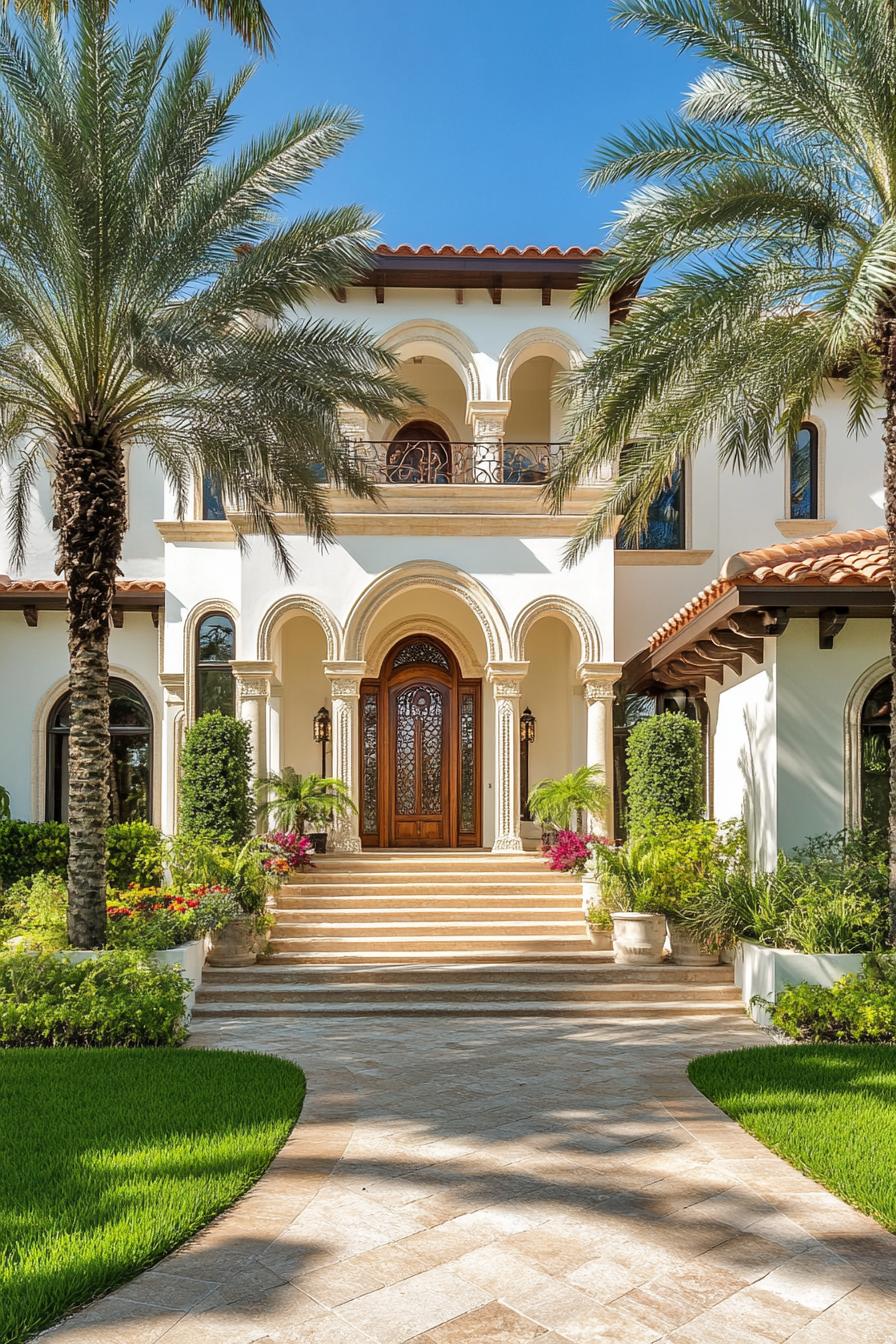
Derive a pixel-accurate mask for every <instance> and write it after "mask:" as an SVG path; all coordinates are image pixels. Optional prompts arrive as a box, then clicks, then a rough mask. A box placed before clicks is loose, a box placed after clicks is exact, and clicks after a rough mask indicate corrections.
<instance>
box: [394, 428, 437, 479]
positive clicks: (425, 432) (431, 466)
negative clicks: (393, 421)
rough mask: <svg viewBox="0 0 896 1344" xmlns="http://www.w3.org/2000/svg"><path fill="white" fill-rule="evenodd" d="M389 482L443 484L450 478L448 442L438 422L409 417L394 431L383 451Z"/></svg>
mask: <svg viewBox="0 0 896 1344" xmlns="http://www.w3.org/2000/svg"><path fill="white" fill-rule="evenodd" d="M386 481H387V483H388V484H389V485H447V484H448V483H449V482H450V481H451V445H450V444H449V442H448V435H447V434H446V433H445V431H444V429H442V428H441V426H440V425H436V424H433V422H432V421H431V420H412V421H411V423H410V424H408V425H404V426H403V428H402V429H400V430H399V431H398V433H397V434H394V435H393V437H392V442H391V444H390V445H389V449H388V451H387V453H386Z"/></svg>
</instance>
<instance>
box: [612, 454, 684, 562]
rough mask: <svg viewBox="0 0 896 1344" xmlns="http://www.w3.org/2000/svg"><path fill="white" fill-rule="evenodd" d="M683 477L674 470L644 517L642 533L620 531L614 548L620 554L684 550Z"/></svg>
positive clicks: (679, 469) (678, 471)
mask: <svg viewBox="0 0 896 1344" xmlns="http://www.w3.org/2000/svg"><path fill="white" fill-rule="evenodd" d="M684 544H685V542H684V473H683V472H682V469H681V467H676V469H675V471H674V472H673V474H672V475H671V476H670V477H669V480H668V482H667V484H666V485H665V486H664V487H663V489H662V490H661V491H660V493H659V494H658V495H657V497H656V499H655V500H654V501H653V503H652V504H651V506H650V509H649V511H648V514H647V526H646V527H645V528H644V530H643V531H642V532H634V533H633V532H632V530H631V529H630V528H627V527H625V526H624V525H623V526H622V527H621V528H620V529H619V532H618V534H617V537H616V545H617V546H618V547H619V549H620V550H623V551H680V550H683V549H684Z"/></svg>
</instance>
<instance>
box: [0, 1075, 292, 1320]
mask: <svg viewBox="0 0 896 1344" xmlns="http://www.w3.org/2000/svg"><path fill="white" fill-rule="evenodd" d="M304 1092H305V1080H304V1078H303V1076H302V1073H301V1071H300V1070H299V1069H297V1068H296V1067H295V1066H294V1065H292V1064H289V1063H287V1062H286V1061H285V1060H282V1059H274V1058H271V1057H270V1056H267V1055H249V1054H242V1053H237V1052H233V1053H231V1052H229V1051H223V1050H214V1051H212V1050H209V1051H205V1050H74V1049H71V1050H68V1049H66V1050H63V1049H60V1050H0V1344H16V1342H17V1341H19V1340H23V1339H25V1337H26V1336H27V1335H29V1334H30V1333H31V1332H32V1331H34V1330H37V1329H39V1328H40V1327H42V1326H45V1325H48V1324H49V1323H50V1322H51V1321H54V1320H56V1319H57V1318H58V1317H59V1316H60V1315H62V1313H63V1312H64V1311H66V1310H67V1309H69V1308H71V1307H73V1306H76V1305H77V1304H79V1303H82V1302H86V1301H89V1300H90V1299H91V1298H92V1297H95V1296H96V1294H97V1293H100V1292H102V1291H103V1290H105V1289H107V1288H110V1287H112V1286H113V1285H115V1284H117V1283H121V1282H122V1281H123V1280H125V1279H127V1278H130V1277H131V1276H132V1275H133V1274H134V1273H135V1272H136V1271H138V1270H139V1269H141V1268H144V1267H145V1266H147V1265H150V1264H152V1263H153V1261H155V1260H158V1258H159V1257H160V1256H161V1255H163V1254H164V1253H165V1252H166V1251H168V1250H170V1249H171V1248H172V1247H174V1246H177V1245H178V1244H179V1243H180V1242H182V1241H184V1240H185V1239H186V1238H187V1237H189V1236H190V1235H191V1233H193V1232H195V1231H196V1230H197V1229H198V1228H200V1227H202V1226H203V1225H204V1224H205V1223H207V1222H208V1221H209V1219H210V1218H212V1217H213V1216H214V1214H216V1213H218V1212H219V1211H220V1210H221V1209H224V1208H226V1207H227V1205H228V1204H231V1203H232V1202H233V1200H234V1199H236V1197H237V1196H238V1195H240V1194H241V1193H242V1192H243V1191H244V1190H246V1189H247V1188H248V1187H249V1186H250V1185H251V1184H252V1183H253V1181H255V1180H257V1178H258V1177H259V1176H260V1175H261V1173H262V1172H263V1171H264V1169H265V1167H266V1166H267V1165H268V1163H269V1162H270V1160H271V1158H272V1157H273V1156H274V1154H275V1153H276V1151H277V1149H278V1148H279V1147H280V1146H281V1144H282V1143H283V1141H284V1140H285V1139H286V1137H287V1135H288V1134H289V1131H290V1129H291V1128H292V1126H293V1124H294V1123H295V1120H296V1117H297V1116H298V1114H299V1111H300V1110H301V1105H302V1099H303V1096H304Z"/></svg>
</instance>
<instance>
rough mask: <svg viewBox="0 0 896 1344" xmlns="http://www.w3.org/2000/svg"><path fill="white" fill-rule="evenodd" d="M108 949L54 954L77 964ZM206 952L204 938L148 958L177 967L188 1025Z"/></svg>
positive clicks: (68, 951)
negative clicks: (183, 983)
mask: <svg viewBox="0 0 896 1344" xmlns="http://www.w3.org/2000/svg"><path fill="white" fill-rule="evenodd" d="M111 950H112V949H110V948H94V949H92V950H89V951H88V950H83V949H77V948H71V949H68V950H66V951H63V952H56V953H55V955H56V956H57V957H64V958H65V960H66V961H70V962H73V963H77V962H79V961H88V960H90V959H91V958H92V957H104V956H105V955H106V952H107V951H111ZM206 952H207V945H206V940H205V939H204V938H194V940H193V941H192V942H191V943H181V945H180V947H164V948H162V950H161V951H160V952H150V954H149V955H150V958H151V960H152V961H154V962H155V963H156V965H158V966H179V967H180V969H181V973H182V974H183V977H184V979H185V980H186V981H187V983H188V986H189V988H188V990H187V995H186V998H185V999H184V1021H185V1022H186V1023H187V1024H188V1025H189V1022H190V1018H191V1017H192V1016H193V1006H194V1004H195V1003H196V991H197V990H198V988H199V986H200V985H201V984H202V968H203V966H204V965H205V957H206Z"/></svg>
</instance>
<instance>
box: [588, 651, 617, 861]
mask: <svg viewBox="0 0 896 1344" xmlns="http://www.w3.org/2000/svg"><path fill="white" fill-rule="evenodd" d="M621 673H622V664H621V663H582V664H581V665H580V667H579V680H580V681H581V683H582V687H583V690H584V693H585V707H586V711H587V720H586V728H585V764H586V765H597V766H599V767H600V770H601V774H602V776H603V782H604V784H605V785H606V787H607V806H606V808H605V809H604V812H603V815H601V816H591V817H589V818H588V827H589V829H590V830H592V831H595V832H596V833H597V834H598V835H607V836H610V837H612V835H613V831H614V819H613V699H614V691H613V687H614V686H615V684H616V682H617V681H618V680H619V677H620V675H621Z"/></svg>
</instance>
